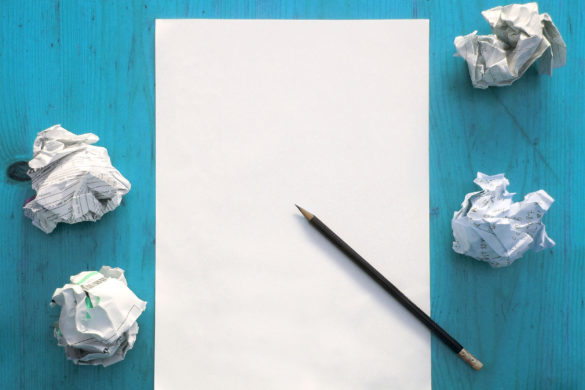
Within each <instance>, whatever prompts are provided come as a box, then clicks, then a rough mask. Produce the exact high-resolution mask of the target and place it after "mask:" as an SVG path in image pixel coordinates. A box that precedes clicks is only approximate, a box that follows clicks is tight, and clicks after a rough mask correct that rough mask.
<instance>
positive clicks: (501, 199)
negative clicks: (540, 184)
mask: <svg viewBox="0 0 585 390" xmlns="http://www.w3.org/2000/svg"><path fill="white" fill-rule="evenodd" d="M474 183H475V184H477V185H478V186H480V187H481V189H482V190H481V191H478V192H472V193H469V194H467V195H466V196H465V200H464V201H463V203H462V204H461V210H459V211H456V212H455V214H454V215H453V220H452V221H451V226H452V228H453V236H454V238H455V241H454V242H453V250H454V251H455V252H457V253H461V254H463V255H467V256H470V257H473V258H474V259H476V260H480V261H485V262H487V263H489V264H490V265H491V266H492V267H505V266H508V265H510V264H512V263H513V262H514V261H516V260H517V259H519V258H520V257H522V256H523V255H524V253H526V251H528V250H529V249H534V250H535V251H537V252H538V251H541V250H543V249H546V248H552V247H553V246H554V245H555V242H554V241H553V240H551V239H550V238H549V237H548V236H547V235H546V231H545V227H544V224H543V223H542V217H543V216H544V214H545V213H546V212H547V211H548V209H549V208H550V206H551V204H552V203H553V202H554V199H553V198H551V197H550V195H548V194H547V193H546V192H545V191H544V190H539V191H536V192H531V193H530V194H527V195H526V196H525V197H524V200H523V201H521V202H514V201H512V198H513V196H514V195H515V194H514V193H509V192H508V191H507V190H506V187H507V186H508V185H509V184H510V183H509V182H508V179H506V178H505V177H504V174H499V175H494V176H488V175H485V174H483V173H481V172H478V174H477V178H476V179H475V180H474Z"/></svg>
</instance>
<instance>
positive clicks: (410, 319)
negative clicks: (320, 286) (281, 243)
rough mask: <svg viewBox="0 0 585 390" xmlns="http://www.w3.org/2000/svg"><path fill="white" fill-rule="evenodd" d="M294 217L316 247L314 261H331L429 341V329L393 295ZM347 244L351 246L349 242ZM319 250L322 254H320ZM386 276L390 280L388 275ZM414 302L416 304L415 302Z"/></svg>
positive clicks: (303, 221) (318, 234) (307, 224)
mask: <svg viewBox="0 0 585 390" xmlns="http://www.w3.org/2000/svg"><path fill="white" fill-rule="evenodd" d="M296 217H297V220H298V222H299V224H301V228H302V230H303V231H304V232H305V233H306V235H307V238H308V239H309V240H310V241H311V242H312V243H313V244H314V245H315V248H317V250H316V251H315V261H332V262H333V263H334V264H335V265H336V266H338V267H339V268H340V269H342V270H343V271H344V272H345V273H346V274H347V275H349V276H350V277H351V279H352V280H353V282H355V283H356V284H357V285H358V286H359V287H360V289H363V290H365V291H367V293H368V294H370V295H371V296H372V297H373V298H374V300H375V301H376V303H377V304H378V305H380V306H383V307H384V308H385V309H386V310H388V311H389V312H391V313H392V315H394V316H396V318H399V319H400V321H401V322H402V323H403V324H404V326H406V327H408V328H411V329H414V330H416V332H415V333H416V334H417V337H420V339H421V340H423V341H425V342H428V341H430V339H429V338H428V337H429V336H428V334H429V330H428V328H427V327H426V326H424V325H423V324H422V323H421V322H420V321H418V320H417V319H416V318H415V317H414V316H413V315H412V314H411V313H410V312H409V311H408V310H406V309H405V308H404V307H403V306H402V305H401V304H400V303H399V302H398V301H396V300H395V299H394V297H392V296H391V295H390V294H388V293H387V292H386V291H385V290H384V289H383V288H382V287H380V286H379V285H378V284H377V283H376V282H375V281H374V280H373V279H372V278H370V277H369V276H368V275H367V274H366V273H365V272H363V271H362V270H361V269H360V268H358V266H357V265H355V264H354V263H353V261H352V260H350V259H349V258H348V257H347V256H346V255H345V254H344V253H343V252H341V251H340V250H339V249H338V248H337V247H335V246H334V245H333V244H332V243H331V242H329V241H328V240H327V239H326V238H325V237H323V236H322V235H321V234H320V233H319V232H318V231H317V230H316V229H315V228H314V227H312V226H311V225H310V224H309V223H308V222H307V220H306V219H305V218H304V217H302V216H300V215H297V216H296ZM348 244H349V245H350V246H351V244H350V243H349V242H348ZM319 251H320V252H321V254H323V255H324V256H320V255H319ZM389 255H390V254H389ZM366 260H367V259H366ZM385 276H386V275H385ZM387 278H388V280H390V278H389V277H387ZM390 281H392V280H390ZM414 303H415V304H416V303H417V302H414ZM427 314H428V313H427Z"/></svg>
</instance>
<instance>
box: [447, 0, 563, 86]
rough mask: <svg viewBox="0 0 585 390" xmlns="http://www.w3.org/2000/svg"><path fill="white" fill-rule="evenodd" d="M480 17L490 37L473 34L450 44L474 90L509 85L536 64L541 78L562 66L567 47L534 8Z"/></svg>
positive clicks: (548, 20) (498, 10)
mask: <svg viewBox="0 0 585 390" xmlns="http://www.w3.org/2000/svg"><path fill="white" fill-rule="evenodd" d="M481 14H482V15H483V17H484V18H485V20H486V21H487V22H488V23H489V25H490V27H491V29H492V32H493V34H489V35H477V31H474V32H472V33H471V34H469V35H465V36H459V37H457V38H455V42H454V43H455V48H456V49H457V54H456V55H458V56H461V57H463V59H464V60H465V61H467V66H468V68H469V76H470V77H471V82H472V84H473V86H474V87H475V88H482V89H484V88H488V87H490V86H500V87H501V86H506V85H510V84H512V83H513V82H514V81H516V80H517V79H519V78H520V77H522V75H523V74H524V72H526V70H527V69H528V68H529V67H530V65H532V64H533V63H534V62H535V61H536V60H538V70H539V72H540V73H541V74H542V73H544V74H548V75H552V71H553V69H556V68H559V67H561V66H564V65H565V63H566V58H567V45H566V44H565V42H564V41H563V38H562V37H561V34H560V33H559V30H558V29H557V27H556V26H555V25H554V24H553V22H552V19H551V17H550V16H549V15H548V14H546V13H544V14H539V13H538V4H536V3H527V4H511V5H507V6H504V7H501V6H500V7H495V8H492V9H489V10H487V11H483V12H482V13H481Z"/></svg>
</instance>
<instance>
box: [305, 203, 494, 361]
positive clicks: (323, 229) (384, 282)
mask: <svg viewBox="0 0 585 390" xmlns="http://www.w3.org/2000/svg"><path fill="white" fill-rule="evenodd" d="M295 206H296V205H295ZM297 208H298V209H299V210H300V212H301V213H302V214H303V216H304V217H305V218H306V219H307V221H309V223H310V224H311V225H313V227H314V228H315V229H317V230H318V231H319V232H320V233H321V234H323V235H324V236H325V238H327V239H328V240H329V241H330V242H331V243H332V244H333V245H335V246H336V247H337V248H339V249H340V250H341V251H342V252H343V253H345V254H346V255H347V256H348V257H349V258H350V259H351V260H352V261H353V262H354V263H355V264H356V265H357V266H358V267H360V268H361V269H362V271H364V272H365V273H366V274H368V275H369V276H370V277H371V278H372V279H374V280H375V281H376V283H378V284H379V285H380V286H381V287H382V288H383V289H384V290H386V291H387V292H388V293H389V294H390V295H392V296H393V297H394V298H395V299H396V300H397V301H398V302H400V304H401V305H402V306H404V307H405V308H406V309H407V310H408V311H410V312H411V313H412V314H413V315H414V316H415V317H416V318H418V319H419V320H420V321H421V322H422V323H423V324H425V325H426V326H427V328H429V329H430V330H431V332H433V333H434V334H435V335H437V337H439V338H440V339H441V340H442V341H443V342H444V343H445V344H447V346H448V347H449V348H451V350H453V352H455V353H456V354H458V355H459V356H460V357H461V359H463V360H464V361H465V362H467V363H468V364H469V365H470V366H471V367H473V368H474V369H476V370H479V369H481V368H482V367H483V364H482V363H481V362H480V361H479V360H477V359H476V358H475V357H474V356H473V355H472V354H470V353H469V352H468V351H467V350H466V349H465V348H463V346H462V345H461V344H459V343H458V342H457V340H455V339H454V338H453V337H451V336H450V335H449V333H447V332H446V331H445V330H444V329H443V328H441V327H440V326H439V325H438V324H437V323H436V322H435V321H433V320H432V319H431V317H429V316H428V315H427V314H426V313H425V312H424V311H422V310H421V309H420V308H419V307H418V306H417V305H415V304H414V303H413V302H412V301H411V300H410V299H408V298H407V297H406V295H404V294H403V293H402V292H401V291H400V290H398V288H397V287H396V286H394V285H393V284H392V283H390V281H389V280H388V279H386V278H385V277H384V275H382V274H381V273H380V272H378V271H377V270H376V269H375V268H374V267H372V265H371V264H370V263H368V262H367V261H366V260H365V259H364V258H363V257H361V256H360V255H359V254H358V253H357V252H356V251H354V250H353V249H352V248H351V247H350V246H349V245H347V244H346V243H345V242H344V241H343V240H342V239H341V238H340V237H339V236H338V235H337V234H335V233H333V231H332V230H331V229H329V228H328V227H327V226H326V225H325V224H324V223H323V222H321V220H319V218H317V217H316V216H314V215H313V214H311V213H310V212H308V211H307V210H305V209H303V208H302V207H299V206H297Z"/></svg>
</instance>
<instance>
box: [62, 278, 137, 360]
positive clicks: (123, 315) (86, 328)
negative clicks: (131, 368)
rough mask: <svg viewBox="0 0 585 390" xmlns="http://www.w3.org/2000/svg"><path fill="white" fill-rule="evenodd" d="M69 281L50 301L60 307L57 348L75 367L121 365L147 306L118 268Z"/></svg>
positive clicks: (131, 344) (132, 343)
mask: <svg viewBox="0 0 585 390" xmlns="http://www.w3.org/2000/svg"><path fill="white" fill-rule="evenodd" d="M70 280H71V283H68V284H66V285H65V286H63V287H62V288H58V289H56V290H55V293H54V294H53V299H52V301H51V306H55V305H59V306H61V316H60V318H59V322H58V323H55V330H54V335H55V337H56V338H57V344H58V345H59V346H62V347H65V354H66V356H67V359H69V360H72V361H73V363H75V364H80V365H94V366H95V365H103V366H104V367H107V366H109V365H112V364H114V363H117V362H119V361H121V360H122V359H124V357H125V356H126V352H128V351H129V350H130V349H132V347H133V346H134V342H135V341H136V335H137V334H138V324H137V323H136V319H137V318H138V317H139V316H140V314H142V312H143V311H144V309H145V308H146V302H144V301H142V300H140V299H139V298H138V297H137V296H136V295H134V293H133V292H132V291H131V290H130V289H129V288H128V286H127V283H126V278H125V277H124V271H123V270H122V269H120V268H110V267H108V266H103V267H102V268H101V269H100V270H99V272H98V271H85V272H81V273H79V274H77V275H74V276H71V279H70Z"/></svg>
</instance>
